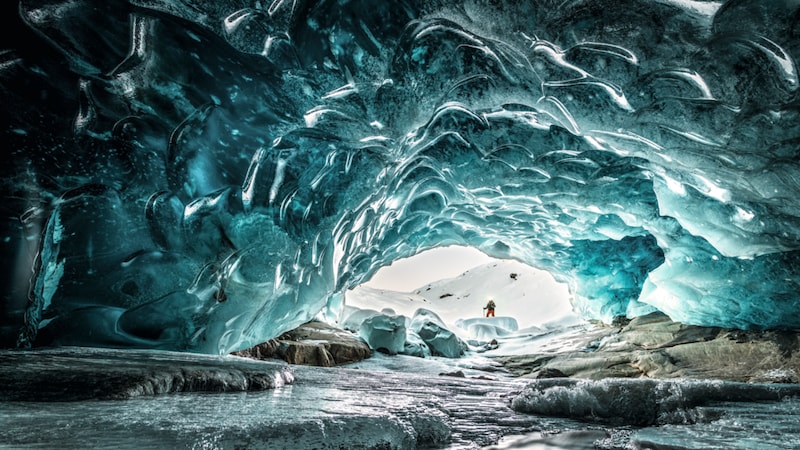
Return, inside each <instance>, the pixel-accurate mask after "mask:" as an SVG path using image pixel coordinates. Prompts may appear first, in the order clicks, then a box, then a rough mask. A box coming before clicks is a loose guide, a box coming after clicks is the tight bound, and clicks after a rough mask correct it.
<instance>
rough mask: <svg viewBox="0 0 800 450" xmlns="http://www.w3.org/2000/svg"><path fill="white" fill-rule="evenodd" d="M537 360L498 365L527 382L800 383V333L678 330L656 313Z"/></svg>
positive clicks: (595, 332) (509, 359) (597, 331)
mask: <svg viewBox="0 0 800 450" xmlns="http://www.w3.org/2000/svg"><path fill="white" fill-rule="evenodd" d="M572 339H573V340H574V341H575V342H573V343H572V344H574V345H572V348H573V350H567V351H564V350H563V348H564V347H559V346H556V347H554V350H552V351H548V350H546V349H545V350H544V351H541V352H538V353H534V354H528V355H520V356H502V357H497V358H496V361H498V362H500V363H501V364H502V365H503V366H504V367H505V368H506V369H508V370H509V371H511V372H512V373H514V374H515V375H517V376H521V377H529V378H559V377H571V378H585V379H594V380H598V379H603V378H609V377H624V378H644V377H646V378H661V379H664V378H691V379H720V380H728V381H740V382H760V383H798V382H800V351H798V350H800V333H798V331H797V330H784V331H742V330H733V329H724V328H712V327H699V326H692V325H684V324H681V323H678V322H673V321H672V320H670V319H669V318H668V317H667V316H666V315H664V314H660V313H654V314H650V315H647V316H642V317H638V318H635V319H633V320H631V321H629V322H626V323H624V324H619V325H618V326H597V327H595V328H594V329H592V330H590V331H589V332H586V333H582V334H581V335H579V336H577V337H574V336H573V337H572Z"/></svg>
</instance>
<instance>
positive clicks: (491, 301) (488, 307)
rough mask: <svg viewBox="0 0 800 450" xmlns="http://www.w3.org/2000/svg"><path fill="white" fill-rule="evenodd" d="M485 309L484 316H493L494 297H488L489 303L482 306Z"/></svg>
mask: <svg viewBox="0 0 800 450" xmlns="http://www.w3.org/2000/svg"><path fill="white" fill-rule="evenodd" d="M483 309H485V310H486V317H489V316H492V317H494V299H493V298H489V303H487V304H486V306H484V307H483Z"/></svg>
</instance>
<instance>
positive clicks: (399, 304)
mask: <svg viewBox="0 0 800 450" xmlns="http://www.w3.org/2000/svg"><path fill="white" fill-rule="evenodd" d="M490 297H491V298H493V299H494V301H495V303H496V304H497V309H496V311H495V314H496V315H497V316H498V317H500V316H507V317H513V318H514V319H516V321H517V323H518V324H519V327H520V329H524V328H528V327H534V326H535V327H542V325H545V324H546V323H548V322H553V321H559V322H560V321H561V320H563V319H567V320H569V319H570V317H569V316H572V308H571V305H570V303H569V293H568V291H567V287H566V286H565V285H563V284H561V283H557V282H555V280H553V278H552V276H551V275H550V274H549V273H547V272H544V271H539V270H535V269H532V268H531V267H529V266H526V265H524V264H521V263H519V262H516V261H509V260H496V261H492V262H490V263H487V264H484V265H480V266H477V267H474V268H472V269H470V270H467V271H465V272H464V273H462V274H461V275H459V276H457V277H454V278H449V279H444V280H439V281H435V282H432V283H429V284H426V285H424V286H421V287H419V288H417V289H415V290H413V291H412V292H396V291H389V290H382V289H374V288H370V287H367V286H363V285H362V286H359V287H357V288H355V289H353V290H351V291H348V292H347V294H346V296H345V303H346V304H347V305H349V306H354V307H357V308H361V309H374V310H378V311H380V310H381V309H383V308H391V309H393V310H394V311H395V312H396V313H397V314H403V315H406V316H409V317H410V316H412V315H413V314H414V311H416V310H417V309H418V308H427V309H430V310H432V311H434V312H436V313H437V314H438V315H439V316H440V317H441V318H442V320H444V321H445V322H446V323H448V324H451V325H452V324H454V323H455V322H456V320H458V319H469V318H473V317H481V316H482V315H483V313H484V311H483V307H484V306H485V305H486V302H487V301H488V299H489V298H490ZM565 316H566V317H565Z"/></svg>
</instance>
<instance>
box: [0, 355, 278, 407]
mask: <svg viewBox="0 0 800 450" xmlns="http://www.w3.org/2000/svg"><path fill="white" fill-rule="evenodd" d="M292 382H294V375H293V372H292V369H291V368H290V367H289V366H288V365H287V364H285V363H282V362H266V361H255V360H251V359H246V358H240V357H236V356H208V355H196V354H186V353H178V352H168V351H160V350H117V349H102V348H73V347H63V348H57V349H38V350H25V351H19V350H2V351H0V401H77V400H87V399H100V400H116V399H129V398H135V397H141V396H151V395H160V394H169V393H176V392H232V391H261V390H266V389H274V388H276V387H279V386H283V385H285V384H290V383H292Z"/></svg>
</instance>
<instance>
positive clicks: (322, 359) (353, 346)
mask: <svg viewBox="0 0 800 450" xmlns="http://www.w3.org/2000/svg"><path fill="white" fill-rule="evenodd" d="M232 354H234V355H236V356H243V357H246V358H253V359H275V358H277V359H282V360H284V361H286V362H288V363H290V364H298V365H306V366H323V367H331V366H338V365H342V364H349V363H353V362H357V361H361V360H363V359H366V358H369V357H370V356H372V350H371V349H370V347H369V345H367V343H366V342H364V340H363V339H361V338H359V337H358V336H356V335H354V334H353V333H350V332H348V331H344V330H340V329H338V328H335V327H332V326H330V325H327V324H325V323H323V322H316V321H315V322H309V323H306V324H303V325H301V326H299V327H297V328H295V329H294V330H291V331H288V332H286V333H284V334H282V335H281V336H279V337H277V338H275V339H271V340H269V341H267V342H264V343H262V344H258V345H256V346H254V347H251V348H249V349H244V350H239V351H236V352H233V353H232Z"/></svg>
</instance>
